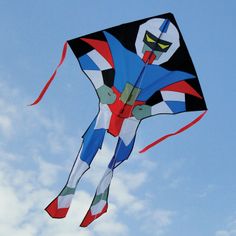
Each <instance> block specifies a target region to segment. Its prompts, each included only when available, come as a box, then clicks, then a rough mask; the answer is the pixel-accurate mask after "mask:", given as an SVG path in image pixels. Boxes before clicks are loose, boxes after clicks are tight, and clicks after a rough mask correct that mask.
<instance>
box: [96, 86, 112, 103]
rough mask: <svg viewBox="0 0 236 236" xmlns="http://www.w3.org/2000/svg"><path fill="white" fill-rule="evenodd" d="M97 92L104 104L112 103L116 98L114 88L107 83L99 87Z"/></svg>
mask: <svg viewBox="0 0 236 236" xmlns="http://www.w3.org/2000/svg"><path fill="white" fill-rule="evenodd" d="M97 93H98V96H99V99H100V102H101V103H102V104H112V103H113V102H115V100H116V95H115V94H114V92H113V91H112V89H111V88H109V87H108V86H106V85H105V84H104V85H102V86H101V87H99V88H98V89H97Z"/></svg>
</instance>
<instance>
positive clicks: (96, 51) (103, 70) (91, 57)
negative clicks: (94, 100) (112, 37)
mask: <svg viewBox="0 0 236 236" xmlns="http://www.w3.org/2000/svg"><path fill="white" fill-rule="evenodd" d="M82 40H83V41H85V42H86V43H88V44H89V45H90V46H92V47H93V49H92V50H91V51H89V52H87V53H86V54H84V55H82V56H81V57H79V58H78V60H79V62H80V65H81V68H82V70H83V71H84V73H85V74H86V75H87V76H88V78H89V79H90V81H91V82H92V83H93V85H94V87H95V89H96V92H97V94H98V97H99V99H100V102H101V103H103V104H111V103H113V102H114V101H115V98H116V96H115V94H114V93H113V91H112V89H111V87H112V86H113V83H114V73H115V72H114V65H113V60H112V57H111V53H110V49H109V46H108V43H107V42H105V41H99V40H94V39H82Z"/></svg>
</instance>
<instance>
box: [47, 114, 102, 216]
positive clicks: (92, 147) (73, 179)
mask: <svg viewBox="0 0 236 236" xmlns="http://www.w3.org/2000/svg"><path fill="white" fill-rule="evenodd" d="M96 120H97V119H96V118H95V120H94V121H93V122H92V123H91V125H90V126H89V128H88V130H87V131H86V133H85V134H84V136H83V143H82V146H81V149H80V151H79V153H78V155H77V157H76V160H75V162H74V165H73V167H72V170H71V172H70V175H69V178H68V181H67V183H66V185H65V187H64V188H63V190H62V191H61V193H60V194H59V195H58V196H57V197H56V198H55V199H54V200H53V201H52V202H51V203H50V204H49V205H48V206H47V207H46V208H45V210H46V211H47V212H48V214H49V215H50V216H51V217H53V218H63V217H65V216H66V214H67V212H68V210H69V207H70V204H71V201H72V198H73V196H74V193H75V190H76V187H77V185H78V182H79V180H80V178H81V177H82V175H83V174H84V173H85V172H86V171H87V170H88V169H89V167H90V164H91V162H92V160H93V158H94V156H95V155H96V153H97V151H98V149H99V148H101V147H102V142H103V139H104V135H105V131H106V130H105V129H103V128H100V129H96V127H95V126H96Z"/></svg>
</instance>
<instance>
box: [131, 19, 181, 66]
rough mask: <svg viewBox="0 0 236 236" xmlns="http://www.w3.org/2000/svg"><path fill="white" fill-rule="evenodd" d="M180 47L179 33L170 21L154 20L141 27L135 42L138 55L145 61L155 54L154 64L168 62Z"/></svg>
mask: <svg viewBox="0 0 236 236" xmlns="http://www.w3.org/2000/svg"><path fill="white" fill-rule="evenodd" d="M179 46H180V42H179V32H178V30H177V28H176V27H175V26H174V25H173V24H172V23H171V22H170V20H168V19H162V18H154V19H151V20H149V21H147V22H146V23H144V24H142V25H141V26H140V27H139V31H138V35H137V38H136V42H135V47H136V51H137V54H138V55H139V57H141V58H142V59H144V58H147V57H148V56H149V55H150V53H153V54H154V55H153V56H154V57H153V60H152V61H153V62H152V64H156V65H160V64H162V63H164V62H166V61H168V60H169V59H170V58H171V56H172V55H173V54H174V53H175V51H176V50H177V49H178V48H179Z"/></svg>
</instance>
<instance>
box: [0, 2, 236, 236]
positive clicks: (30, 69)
mask: <svg viewBox="0 0 236 236" xmlns="http://www.w3.org/2000/svg"><path fill="white" fill-rule="evenodd" d="M235 10H236V3H235V1H233V0H228V1H227V2H226V1H213V0H205V1H202V0H198V1H196V0H193V1H191V2H190V1H187V0H179V1H171V0H166V1H157V0H155V1H154V0H146V1H144V0H139V1H134V0H126V1H124V0H120V1H108V0H100V1H91V0H87V1H75V0H71V1H65V0H57V1H39V0H35V1H26V0H22V1H14V2H13V1H4V0H0V13H1V14H0V35H1V37H0V52H1V54H0V196H1V197H0V208H1V213H0V235H15V236H23V235H24V236H41V235H42V236H48V235H50V236H52V235H57V236H58V235H59V236H60V235H63V236H67V235H70V236H71V235H72V236H73V235H83V236H93V235H96V236H97V235H98V236H100V235H111V234H113V235H115V236H116V235H119V236H122V235H124V236H127V235H137V236H139V235H142V236H143V235H145V236H149V235H152V236H162V235H165V236H174V235H181V236H188V235H191V236H209V235H211V236H235V235H236V201H235V199H236V184H235V178H236V174H235V166H236V160H235V152H236V145H235V140H236V126H235V111H234V101H235V90H236V89H235V88H236V78H235V73H234V71H233V70H234V68H235V66H236V64H235V52H236V50H235V46H234V37H235V36H236V28H235V26H234V23H235V20H236V17H235ZM166 12H172V13H173V14H174V15H175V17H176V20H177V22H178V24H179V27H180V29H181V31H182V34H183V36H184V39H185V42H186V44H187V46H188V49H189V52H190V54H191V57H192V59H193V62H194V65H195V68H196V70H197V73H198V75H199V78H200V82H201V86H202V90H203V92H204V95H205V98H206V102H207V105H208V109H209V112H208V113H207V115H206V116H205V117H204V119H203V120H202V121H201V122H200V123H198V124H197V125H196V126H194V127H193V128H192V129H190V130H188V131H186V132H185V133H182V134H181V135H179V136H177V137H174V138H171V139H169V140H167V141H166V142H164V143H162V144H160V145H159V146H157V147H155V148H153V149H151V150H150V151H148V152H147V153H145V154H143V155H140V154H139V153H138V150H139V149H140V148H142V147H144V146H145V145H146V144H148V143H150V142H151V141H153V140H155V139H156V138H157V137H159V136H161V135H162V134H165V133H166V132H168V131H174V130H175V129H177V128H179V127H180V126H181V125H182V124H185V123H186V122H188V121H190V120H191V119H193V118H194V117H196V115H197V114H196V113H195V114H190V113H189V114H181V115H178V116H170V117H168V116H160V117H153V118H151V119H149V120H147V121H145V122H144V123H143V124H142V125H141V126H140V129H139V133H138V137H137V142H136V148H135V150H134V151H133V154H132V156H131V158H130V160H128V161H127V162H126V163H124V165H122V166H121V167H120V168H119V169H117V172H116V175H115V177H114V179H113V183H112V187H111V194H110V208H109V211H108V213H107V214H106V215H105V216H103V217H101V218H100V219H98V220H97V221H96V223H94V224H92V225H91V227H89V228H88V229H79V227H78V226H79V223H80V222H81V220H82V218H83V216H84V214H85V213H86V211H87V208H88V207H89V205H90V202H91V200H92V197H93V194H94V191H95V188H96V185H97V183H98V179H99V178H100V177H101V175H102V173H103V172H104V171H105V168H106V165H107V163H108V162H109V159H110V158H111V155H112V152H113V149H114V146H115V141H114V140H113V139H112V138H110V137H107V139H106V140H105V145H104V149H103V150H102V151H101V152H100V153H99V154H98V156H97V158H96V160H95V163H94V165H93V167H92V168H91V169H90V171H89V172H88V173H87V174H86V175H85V176H84V179H83V180H82V181H81V183H80V184H79V186H78V191H77V194H76V197H75V199H74V202H73V204H72V206H71V210H70V212H69V214H68V217H67V218H66V219H63V220H53V219H51V218H49V217H48V215H47V214H46V213H45V212H44V211H43V209H44V207H45V206H46V205H47V204H48V203H49V202H50V201H51V200H52V197H55V196H56V194H57V193H58V192H59V191H60V190H61V188H62V187H63V185H64V183H65V181H66V179H67V176H68V173H69V170H70V167H71V165H72V163H73V161H74V158H75V156H76V153H77V151H78V149H79V146H80V144H81V136H82V134H83V132H84V131H85V130H86V128H87V126H88V125H89V124H90V122H91V120H92V119H93V117H94V115H95V114H96V112H97V98H96V95H95V92H94V90H93V88H92V86H91V84H90V83H89V81H88V80H87V79H86V78H85V76H84V75H83V74H82V72H81V70H80V69H79V66H78V63H77V61H76V59H75V57H74V55H73V54H72V52H71V51H70V50H69V51H68V54H67V58H66V61H65V62H64V64H63V67H62V68H61V70H60V72H59V73H58V76H57V78H56V79H55V81H54V83H53V85H52V86H51V87H50V89H49V91H48V93H47V94H46V96H45V97H44V99H43V101H42V102H41V103H40V104H39V105H38V106H36V107H27V106H26V105H27V104H29V103H30V102H32V101H33V100H34V99H35V98H36V96H37V95H38V93H39V91H40V89H41V88H42V86H43V85H44V84H45V82H46V81H47V79H48V78H49V76H50V75H51V73H52V72H53V70H54V68H55V67H56V65H57V63H58V61H59V58H60V54H61V49H62V46H63V43H64V42H65V41H66V40H68V39H71V38H75V37H77V36H81V35H84V34H87V33H91V32H94V31H97V30H100V29H104V28H107V27H111V26H114V25H118V24H121V23H125V22H128V21H132V20H137V19H141V18H144V17H149V16H153V15H159V14H162V13H166ZM88 104H89V105H88ZM153 127H155V129H154V128H153Z"/></svg>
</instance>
